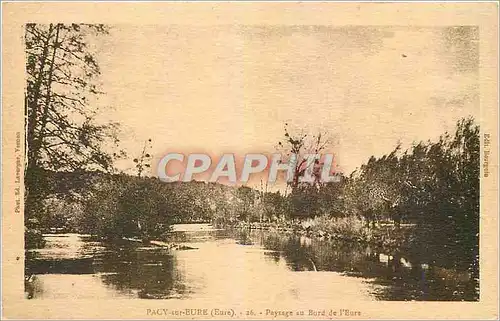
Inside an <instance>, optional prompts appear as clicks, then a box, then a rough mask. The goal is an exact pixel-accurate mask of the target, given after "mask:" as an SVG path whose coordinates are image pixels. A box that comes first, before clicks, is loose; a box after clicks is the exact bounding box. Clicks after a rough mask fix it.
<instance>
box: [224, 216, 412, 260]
mask: <svg viewBox="0 0 500 321" xmlns="http://www.w3.org/2000/svg"><path fill="white" fill-rule="evenodd" d="M233 227H236V228H242V229H251V230H266V231H279V232H283V233H285V234H294V235H297V236H307V237H311V238H316V239H321V240H338V241H345V242H357V243H362V244H370V245H375V246H380V247H383V248H385V249H388V250H394V251H397V250H402V249H404V248H406V247H408V246H409V244H410V243H411V242H412V241H413V238H414V230H415V226H414V225H412V224H401V226H399V227H398V226H395V225H393V224H379V225H377V226H376V227H371V226H370V227H368V226H367V224H366V222H365V221H362V220H359V219H353V218H335V219H332V218H328V217H325V216H320V217H316V218H314V219H309V220H303V221H299V220H296V221H281V222H238V223H237V224H236V225H234V226H233Z"/></svg>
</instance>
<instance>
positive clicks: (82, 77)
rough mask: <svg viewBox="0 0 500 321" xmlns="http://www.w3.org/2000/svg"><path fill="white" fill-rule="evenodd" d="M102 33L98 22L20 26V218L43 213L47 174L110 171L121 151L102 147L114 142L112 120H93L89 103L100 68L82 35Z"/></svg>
mask: <svg viewBox="0 0 500 321" xmlns="http://www.w3.org/2000/svg"><path fill="white" fill-rule="evenodd" d="M106 33H107V28H106V27H105V26H104V25H93V24H35V23H30V24H27V25H26V33H25V46H26V47H25V48H26V59H27V60H26V72H27V86H26V93H25V113H26V141H27V160H26V165H27V166H26V172H25V187H26V193H25V197H26V202H25V204H26V207H25V208H26V215H25V218H26V219H30V218H32V217H36V216H38V217H39V218H40V215H43V214H42V213H43V210H42V206H43V200H44V199H45V198H47V197H48V195H49V193H48V188H47V185H48V183H49V181H48V177H47V173H48V172H51V171H82V170H96V169H99V170H111V169H112V161H113V157H118V156H120V154H121V153H118V154H116V153H115V154H110V153H108V152H106V151H105V150H104V148H103V146H104V142H107V141H109V140H111V141H112V142H114V143H117V142H118V140H117V139H116V135H115V134H116V130H117V124H98V123H97V122H96V121H95V117H96V114H97V110H96V109H95V108H94V107H92V99H93V97H95V96H96V95H97V94H99V90H98V83H97V77H98V75H99V74H100V69H99V65H98V63H97V61H96V60H95V56H94V54H93V52H92V50H91V46H89V45H88V39H89V38H91V37H96V36H98V35H104V34H106ZM67 188H68V191H69V190H70V189H71V185H68V186H67Z"/></svg>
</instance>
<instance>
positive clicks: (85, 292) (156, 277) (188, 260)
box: [26, 224, 477, 303]
mask: <svg viewBox="0 0 500 321" xmlns="http://www.w3.org/2000/svg"><path fill="white" fill-rule="evenodd" d="M44 237H45V239H46V241H47V244H46V247H45V248H43V249H38V250H32V251H29V252H27V255H26V257H27V261H26V296H27V297H28V298H33V299H67V298H72V299H73V298H87V299H99V298H141V299H185V298H192V299H196V298H199V299H205V298H209V299H211V300H220V302H226V303H230V302H244V301H252V302H259V301H261V302H266V301H267V302H273V301H280V302H283V301H294V300H297V301H300V302H307V301H309V302H311V301H310V300H316V301H321V300H327V301H334V300H344V301H345V300H356V301H359V300H476V299H477V295H476V292H477V291H476V289H475V284H474V282H473V280H472V279H471V276H470V275H469V273H467V272H461V271H457V270H453V269H444V268H440V267H438V266H433V265H432V264H429V263H424V262H415V261H413V262H411V261H410V260H409V259H408V258H407V257H405V254H404V253H397V254H393V255H387V254H385V253H382V252H381V251H380V250H376V249H373V248H371V247H370V246H367V245H360V244H352V243H349V244H347V243H342V242H338V241H337V242H333V241H320V240H316V239H310V238H307V237H298V236H292V235H284V234H283V233H282V232H271V231H248V230H217V229H214V228H212V227H211V226H210V225H208V224H179V225H175V227H174V231H173V232H172V240H173V241H174V242H175V243H176V244H178V245H182V246H183V247H182V248H183V249H182V250H170V249H167V248H165V247H160V246H155V245H152V246H143V245H142V244H140V243H136V242H130V241H123V242H122V243H121V244H113V245H110V244H104V243H102V242H95V241H92V240H91V238H90V237H89V236H87V235H81V234H46V235H45V236H44Z"/></svg>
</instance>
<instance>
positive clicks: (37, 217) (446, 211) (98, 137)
mask: <svg viewBox="0 0 500 321" xmlns="http://www.w3.org/2000/svg"><path fill="white" fill-rule="evenodd" d="M106 34H107V27H106V26H103V25H92V24H91V25H88V24H43V25H41V24H28V25H26V34H25V45H26V57H27V61H26V71H27V88H26V96H25V106H26V120H27V123H26V129H27V130H26V131H27V133H26V134H27V148H28V149H27V151H28V152H27V160H26V164H27V166H26V172H25V187H26V190H25V220H26V221H25V224H26V228H27V229H26V238H25V239H26V246H27V247H28V248H29V247H36V246H43V242H41V241H42V238H41V234H40V230H41V229H43V228H50V227H60V228H62V229H67V230H78V231H82V232H86V233H91V234H95V235H97V236H99V237H102V238H106V239H110V240H111V239H115V238H121V237H140V238H142V239H144V240H146V241H147V240H149V239H152V238H166V237H167V235H168V231H169V228H170V225H171V224H172V223H174V222H201V221H204V222H213V223H214V224H217V225H223V226H233V225H238V224H240V223H241V222H245V223H251V222H272V223H273V224H275V225H278V226H288V227H290V228H293V229H296V230H297V231H298V232H306V233H312V234H319V235H322V236H325V235H326V236H327V237H344V238H348V239H352V240H357V241H369V242H372V243H373V242H375V243H376V242H379V243H382V244H384V245H385V246H394V247H403V246H405V247H409V248H413V249H417V250H420V251H422V253H423V252H426V251H427V252H428V251H431V252H432V251H433V250H434V249H436V248H446V249H447V253H449V256H450V257H455V258H456V259H454V260H451V261H452V262H453V264H457V265H460V266H463V265H464V264H465V265H471V266H473V267H474V269H476V270H477V261H478V260H477V256H478V243H479V242H478V238H479V128H478V126H477V125H475V124H474V121H473V119H471V118H466V119H462V120H460V121H459V122H458V123H457V126H456V130H455V132H454V133H451V134H444V135H443V136H441V137H440V138H439V140H438V141H436V142H421V143H418V144H416V145H415V146H413V147H411V148H410V149H408V150H406V151H402V150H401V148H400V147H396V148H395V149H394V151H392V152H391V153H389V154H387V155H383V156H382V157H378V158H377V157H375V156H373V157H371V158H370V159H369V160H367V163H366V164H364V165H363V166H361V167H360V168H359V169H358V170H356V171H355V172H354V173H352V174H351V175H349V176H345V177H342V178H341V180H340V182H339V183H328V184H322V183H320V182H319V181H315V183H314V184H304V183H300V182H299V179H298V178H299V177H300V176H301V175H304V173H305V171H306V170H307V168H306V167H304V166H303V165H304V164H302V163H298V164H297V166H296V168H295V179H294V180H293V182H290V184H289V186H288V192H287V193H285V194H281V193H279V192H275V193H270V192H267V191H266V190H265V189H264V188H260V189H251V188H249V187H229V186H224V185H220V184H211V183H203V182H190V183H172V184H164V183H160V182H159V181H158V180H157V179H156V178H148V177H144V175H143V173H144V171H145V170H146V168H148V167H149V166H150V164H149V163H148V162H149V161H150V159H151V155H149V154H148V152H147V150H148V148H147V147H148V146H149V145H148V144H145V148H144V150H143V153H142V154H141V155H140V156H139V157H138V158H136V159H134V162H135V164H136V169H137V175H135V176H130V175H126V174H113V168H112V164H113V161H114V160H115V159H116V158H118V157H123V156H124V154H123V153H122V152H111V153H109V152H107V151H106V150H105V149H104V148H103V146H106V145H108V146H109V145H110V144H111V145H113V143H118V140H117V138H116V130H117V125H116V124H98V123H97V122H96V121H95V119H96V115H97V113H98V110H96V108H94V107H93V104H92V101H94V100H95V97H96V96H98V95H99V94H100V91H99V88H98V76H99V74H100V69H99V66H98V63H97V61H96V59H95V58H94V53H93V52H92V46H89V45H88V39H89V37H93V38H95V37H101V36H105V35H106ZM324 137H325V136H323V135H317V136H315V137H312V138H309V137H307V135H305V134H298V135H297V134H293V133H292V132H291V131H289V130H288V129H287V127H286V126H285V133H284V137H283V139H282V140H281V141H280V142H279V143H278V145H279V146H278V147H279V148H280V149H282V151H283V152H284V153H285V154H292V153H293V154H303V153H304V152H313V153H316V154H318V153H321V152H322V151H323V150H325V148H326V147H327V145H328V144H327V141H325V139H324ZM147 143H150V142H147ZM315 165H316V164H315ZM305 221H307V222H306V223H305ZM382 222H392V223H394V225H391V227H389V228H387V227H383V226H381V224H380V223H382ZM403 223H411V224H413V227H412V228H407V227H405V226H404V225H402V224H403ZM440 252H442V251H440Z"/></svg>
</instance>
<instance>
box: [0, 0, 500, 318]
mask: <svg viewBox="0 0 500 321" xmlns="http://www.w3.org/2000/svg"><path fill="white" fill-rule="evenodd" d="M86 4H90V3H86ZM189 4H190V5H192V6H196V5H199V6H198V11H199V12H208V11H209V10H212V11H213V10H215V11H217V10H220V9H218V5H216V4H215V3H207V4H205V6H204V7H202V6H200V4H196V3H184V4H183V5H184V6H180V5H179V6H178V7H176V9H175V10H178V9H179V8H183V9H182V10H185V11H182V12H183V13H184V14H185V15H184V16H180V17H178V19H177V20H175V19H173V20H172V21H171V22H170V21H168V20H164V21H158V17H161V14H159V15H157V16H155V17H157V18H156V19H154V18H153V19H151V21H148V19H147V17H146V16H142V18H143V19H144V20H141V21H134V20H131V21H128V22H127V21H120V20H114V19H110V21H107V19H105V18H106V17H104V16H103V15H104V13H101V15H100V16H96V15H94V16H93V17H94V18H97V19H77V17H78V13H75V14H76V16H75V18H64V19H57V18H56V17H55V16H54V17H50V19H29V15H27V16H26V17H27V18H28V19H25V21H23V20H22V19H21V20H16V21H17V22H20V21H23V23H22V24H19V23H18V24H16V26H15V30H16V37H12V38H9V39H14V40H15V41H17V44H16V50H17V51H16V63H17V65H16V67H18V68H19V66H20V68H22V69H20V70H17V73H18V75H17V77H19V80H18V81H16V82H13V83H12V84H10V85H9V86H10V88H12V87H14V86H13V85H14V83H15V84H16V88H15V90H16V91H17V93H18V95H17V96H16V99H17V100H15V103H12V104H6V102H10V101H13V100H12V99H11V100H10V101H9V100H5V99H4V98H5V97H7V96H6V95H9V91H8V90H5V86H6V84H5V83H4V84H3V86H4V94H3V96H2V100H3V101H4V103H3V110H4V113H3V117H2V118H3V126H4V127H3V130H2V131H3V134H4V140H3V142H2V148H3V153H2V155H4V156H3V158H4V160H3V162H2V164H6V163H9V164H11V165H12V167H11V169H12V170H11V171H9V172H7V169H6V167H5V166H4V165H2V167H3V170H2V171H3V175H4V176H5V175H8V176H9V177H11V184H12V185H11V187H10V188H9V190H11V191H12V195H13V196H12V200H11V201H10V202H9V203H8V204H6V203H5V201H2V207H3V211H2V212H3V214H2V217H3V224H2V225H3V227H2V228H3V229H4V230H5V229H6V227H5V224H6V223H8V222H10V221H8V220H6V217H10V216H12V217H13V218H12V219H13V220H14V219H15V220H16V222H18V223H16V224H17V225H16V226H18V227H19V228H18V229H17V232H16V233H17V234H16V235H17V238H16V239H13V240H15V241H16V242H17V244H19V247H20V250H19V251H18V250H16V253H14V250H13V251H12V253H13V254H12V257H13V258H14V257H15V260H14V259H13V260H12V261H6V258H5V257H4V258H3V259H2V261H3V262H2V265H3V267H4V272H5V271H6V269H7V268H12V270H14V269H16V271H18V272H16V274H15V278H18V277H21V276H22V277H23V278H24V281H23V280H22V279H19V280H17V279H16V281H12V280H10V281H9V282H16V283H15V284H16V286H12V288H14V287H15V288H16V291H17V292H16V293H17V294H16V298H15V302H16V303H14V301H9V302H11V305H13V306H15V305H16V304H19V307H21V306H22V307H23V308H21V309H24V311H21V310H19V309H17V310H16V312H15V313H14V312H11V315H13V316H14V315H15V316H14V318H19V317H22V318H26V317H27V318H40V317H42V316H43V317H44V318H60V317H62V316H66V317H68V318H73V317H74V316H73V315H72V314H71V313H70V312H69V308H68V311H67V312H64V302H76V303H75V304H81V303H79V302H86V305H79V308H78V309H79V310H78V311H79V312H78V313H79V314H78V315H79V316H84V315H87V314H86V313H89V314H88V315H90V316H91V317H93V318H100V317H113V318H127V316H125V315H123V314H113V312H108V313H107V314H99V313H98V312H97V310H96V311H94V312H90V311H85V309H88V310H92V309H93V304H92V303H90V302H100V304H104V305H108V303H106V302H109V306H110V307H111V306H113V305H114V304H115V303H116V304H117V306H118V305H119V306H127V305H129V304H131V306H132V305H134V304H137V305H140V306H141V308H137V309H138V310H140V311H138V312H137V313H136V314H134V315H129V317H137V316H142V318H146V319H148V318H162V319H176V318H189V319H211V318H215V319H217V318H222V319H337V318H338V319H342V318H350V319H367V318H378V317H385V318H390V313H389V312H388V311H386V312H385V313H384V314H380V315H379V316H378V315H377V314H376V313H375V312H374V311H375V308H373V307H375V304H383V303H384V302H393V303H394V304H396V303H398V304H401V305H398V307H399V308H398V309H406V308H404V305H403V304H410V305H411V304H431V303H430V302H434V303H435V304H437V303H439V302H455V303H457V304H459V303H460V304H467V302H470V303H475V304H476V306H477V308H478V312H477V313H476V314H474V313H472V310H471V314H470V316H471V317H473V318H474V317H475V316H476V315H479V316H483V317H486V318H494V317H498V308H497V307H498V306H497V304H498V301H496V299H498V292H497V291H498V288H497V284H498V277H497V275H496V274H495V275H492V273H494V272H495V270H491V269H489V268H488V269H487V270H485V266H483V263H484V264H486V266H488V267H491V266H496V269H497V268H498V266H497V262H498V236H497V234H498V225H497V224H498V223H497V218H496V216H497V214H498V207H497V206H498V196H497V195H496V196H494V195H493V193H491V192H492V191H497V188H498V185H497V184H498V179H497V174H498V173H497V168H498V158H497V154H498V151H497V146H496V144H497V142H498V137H497V128H498V127H497V126H498V120H497V117H493V116H495V115H498V114H497V108H498V96H497V89H495V88H496V86H497V85H498V78H495V77H496V75H497V73H498V64H497V61H496V59H498V56H497V54H498V51H497V49H496V48H497V47H495V49H491V51H490V52H485V51H484V50H483V49H484V43H489V44H496V45H498V43H497V42H496V43H491V39H492V36H491V35H492V34H487V35H488V36H484V35H485V33H484V30H488V29H484V28H483V29H482V28H481V27H480V25H479V22H478V23H476V24H473V23H468V22H466V21H465V22H463V23H460V21H457V23H454V22H453V23H449V22H446V23H443V24H439V23H434V24H433V23H432V21H431V20H429V23H427V24H423V23H418V22H415V23H413V24H412V23H411V21H407V23H405V24H401V23H398V22H397V21H395V22H394V23H390V21H387V22H386V23H384V24H380V23H378V24H377V23H364V22H362V21H361V20H359V21H358V23H353V22H355V21H351V23H348V22H347V21H346V22H345V23H340V24H339V23H338V22H337V23H333V22H332V23H330V24H329V23H325V20H321V21H318V22H314V14H317V13H318V11H316V10H313V9H315V8H316V9H318V10H319V9H321V6H325V7H328V4H321V5H320V4H318V3H309V4H305V5H303V6H300V5H295V4H293V3H289V4H285V3H283V5H286V6H289V7H290V8H294V9H297V10H300V11H308V10H309V12H310V15H309V16H308V17H309V19H306V20H304V19H299V18H297V19H296V20H293V17H294V16H293V14H290V17H292V18H290V19H287V18H276V17H278V16H277V15H273V17H275V18H274V20H270V19H266V18H264V17H265V13H264V12H265V9H266V4H260V5H257V4H255V3H253V4H252V3H246V6H248V7H249V8H253V7H250V6H251V5H255V7H256V8H257V7H258V8H259V10H260V11H258V13H255V16H256V17H257V18H256V19H253V20H252V21H243V20H240V21H237V20H236V19H235V20H232V19H230V18H228V16H227V15H225V16H224V15H222V14H221V16H224V18H221V19H222V20H223V21H217V19H218V17H219V14H217V13H214V12H212V13H210V15H211V16H212V17H215V18H214V19H213V20H210V21H207V22H206V23H194V22H191V20H189V14H188V12H190V11H193V10H194V9H190V7H188V6H186V5H189ZM332 4H333V3H332ZM9 5H10V6H3V11H4V17H5V14H6V11H7V12H8V11H9V10H12V12H17V14H18V15H20V17H22V16H23V15H22V14H21V13H20V10H19V9H20V8H21V7H22V6H20V5H17V4H16V5H17V7H16V5H14V4H13V3H9ZM83 5H85V4H82V6H83ZM107 5H109V6H111V5H112V4H109V3H108V4H107ZM128 5H129V6H136V7H137V6H138V5H137V4H134V3H130V4H128ZM219 5H220V6H221V7H222V8H226V7H224V4H219ZM268 5H272V3H268ZM352 5H353V10H357V11H359V10H361V9H360V8H362V7H363V6H364V5H365V4H364V3H352ZM366 5H367V8H368V4H366ZM379 5H380V4H379ZM381 5H386V6H391V5H392V4H381ZM68 6H70V7H71V6H73V5H70V4H68ZM151 6H152V7H151V9H152V8H153V7H154V5H151ZM158 6H159V8H165V9H167V8H172V7H174V5H173V4H171V3H170V4H169V3H161V4H158ZM232 6H233V7H229V8H234V7H237V4H234V3H233V4H232ZM356 6H357V7H356ZM239 7H241V8H242V9H243V8H244V7H245V4H242V5H241V6H239ZM268 7H269V6H268ZM354 7H356V8H354ZM28 8H30V10H32V11H36V6H33V4H32V7H29V6H28ZM39 8H41V12H43V11H44V8H46V9H49V8H50V6H48V5H47V7H44V6H43V5H42V6H40V7H39ZM57 8H58V7H57V5H55V4H54V11H53V12H56V10H58V9H57ZM77 8H78V7H77V6H76V5H74V9H75V12H77V11H78V9H77ZM82 8H90V7H82ZM96 8H98V7H96ZM103 8H104V7H103ZM110 8H111V7H110ZM123 8H125V6H123ZM273 8H274V7H273ZM301 8H302V9H301ZM336 8H338V9H340V8H341V7H340V6H339V4H337V6H336ZM370 8H373V7H370ZM377 8H378V7H377ZM412 8H413V7H411V6H409V9H408V10H409V11H411V10H412ZM464 8H465V7H464ZM475 8H477V9H478V10H477V12H483V11H484V12H488V13H489V14H490V15H491V17H496V18H495V19H491V18H488V19H489V20H488V23H490V25H489V27H490V28H491V30H493V29H495V30H496V28H497V27H498V24H496V25H495V24H493V23H492V21H494V22H495V23H496V22H497V21H498V6H497V5H492V4H491V3H483V5H482V6H481V5H478V6H476V7H475ZM14 9H17V11H16V10H14ZM94 9H95V8H94ZM445 9H446V6H444V8H442V9H441V10H442V12H444V11H445ZM449 9H450V10H449V11H450V12H452V11H453V10H452V9H456V10H458V9H457V8H455V7H453V6H450V7H449ZM459 9H460V8H459ZM61 10H62V9H61ZM175 10H174V9H172V11H168V10H166V11H165V12H167V13H168V15H169V16H175V15H174V13H173V12H175ZM273 10H274V9H273ZM481 10H483V11H481ZM278 11H279V10H274V11H272V12H274V13H275V14H276V12H278ZM424 11H425V12H427V11H430V9H429V10H422V12H424ZM61 12H62V11H61ZM92 12H96V10H94V11H92ZM221 12H225V11H221ZM235 12H236V10H235ZM238 12H240V13H239V14H240V15H241V14H242V13H241V11H238ZM477 12H476V13H474V17H475V19H477V17H478V16H479V13H477ZM127 13H128V14H129V13H130V12H129V11H127V12H125V11H124V14H123V16H124V17H125V16H126V14H127ZM167 13H165V14H166V15H167ZM207 14H208V13H207ZM244 15H245V16H249V17H250V16H251V17H253V15H252V13H251V12H248V13H244ZM457 16H460V15H459V14H457ZM471 16H472V14H471ZM36 17H39V15H38V16H36ZM88 17H90V15H89V16H88ZM235 17H236V15H235ZM68 19H69V20H68ZM71 19H73V20H71ZM160 20H161V19H160ZM181 20H182V21H181ZM326 21H328V18H326ZM450 22H452V21H451V20H450ZM11 25H14V24H13V23H12V22H11ZM5 27H6V24H5V22H4V23H3V29H4V32H5ZM13 28H14V27H13ZM494 34H496V37H495V38H498V34H497V31H495V32H494ZM14 40H12V41H14ZM495 41H497V40H495ZM3 42H5V40H4V41H3ZM13 47H14V46H12V48H13ZM490 48H492V47H491V46H490ZM20 49H21V50H22V51H21V52H18V51H19V50H20ZM12 52H14V51H12ZM485 54H489V56H488V57H490V59H489V60H485V58H483V56H484V55H485ZM3 57H4V58H3V59H4V64H5V63H8V62H7V61H6V60H5V59H6V57H10V56H9V52H7V53H6V51H3ZM491 58H493V59H491ZM485 61H488V65H483V64H484V62H485ZM483 67H487V68H486V69H488V70H489V71H490V72H493V78H492V79H490V81H489V82H485V80H484V79H485V78H484V77H485V75H486V73H484V72H483V70H484V69H483ZM9 70H14V69H13V68H10V69H9ZM5 72H8V71H4V73H5ZM4 75H5V74H4ZM3 79H4V82H6V81H8V80H7V79H6V77H5V76H4V78H3ZM18 84H20V85H21V87H17V86H18ZM13 90H14V89H13ZM488 92H489V93H490V98H489V99H490V100H489V101H490V102H493V104H491V105H489V106H488V107H485V106H484V104H485V102H486V100H485V99H484V98H483V97H484V95H485V94H486V93H488ZM21 94H22V97H23V100H22V101H21V100H20V99H18V98H19V97H21V96H20V95H21ZM495 101H496V104H495ZM6 108H8V111H9V112H10V113H13V114H16V116H15V117H13V116H12V117H11V116H9V115H10V114H9V113H6V112H5V110H6ZM485 110H487V111H489V112H488V113H486V112H485ZM9 117H11V118H10V119H11V120H9ZM14 119H16V120H15V121H14ZM9 122H12V124H10V126H11V127H10V128H11V131H10V133H9V134H8V135H10V136H11V139H10V140H9V141H8V142H7V141H6V138H5V135H6V127H5V126H9V125H8V124H7V123H9ZM14 124H17V125H15V126H14ZM7 128H9V127H7ZM7 144H9V145H7ZM6 146H11V151H7V150H6ZM6 158H7V159H9V160H8V161H6ZM6 173H7V174H6ZM3 184H4V188H5V187H6V186H5V184H6V182H5V180H4V182H3ZM488 184H489V185H488ZM485 186H486V187H488V186H489V187H488V189H487V191H488V192H486V193H487V194H483V191H484V190H486V187H485ZM495 194H496V193H495ZM9 195H10V194H9ZM485 195H486V196H485ZM9 197H10V196H9ZM485 197H487V200H485ZM2 198H3V199H4V200H5V199H6V194H4V192H3V195H2ZM6 205H7V206H10V210H9V211H6ZM485 222H489V224H486V225H488V226H485ZM9 235H11V234H9ZM488 235H489V236H488ZM7 237H10V236H7ZM485 237H490V239H486V242H484V241H485ZM6 240H7V238H5V237H4V238H3V241H2V249H3V253H4V254H5V253H7V252H8V250H6V246H11V245H6ZM480 240H481V242H480ZM494 240H496V243H492V242H493V241H494ZM489 242H491V243H489ZM483 246H488V247H489V251H488V252H485V250H483ZM12 249H14V247H12ZM485 253H486V254H485ZM7 259H8V258H7ZM485 262H486V263H485ZM496 271H498V270H496ZM484 273H486V274H484ZM12 275H14V274H12ZM6 278H9V279H12V278H13V277H12V276H10V275H6V274H5V273H3V276H2V281H3V282H6V281H5V279H6ZM12 284H14V283H12ZM5 287H6V286H5V283H4V289H5ZM485 289H486V290H485ZM495 298H496V299H495ZM491 300H493V302H495V301H496V302H497V303H492V301H491ZM2 301H3V303H4V305H6V304H7V299H6V298H5V297H4V295H3V299H2ZM19 302H20V303H19ZM51 302H54V304H55V303H56V302H57V305H58V312H57V313H56V312H51V311H49V310H45V312H44V314H35V312H34V311H37V309H38V310H40V309H43V307H44V306H46V305H47V304H51ZM61 302H62V305H63V306H61ZM127 302H130V303H127ZM354 302H356V304H354ZM350 303H353V304H350ZM434 303H432V304H434ZM480 303H483V304H486V303H488V304H489V305H487V306H484V308H481V305H478V304H480ZM70 304H73V303H70ZM365 304H367V305H366V306H365ZM370 304H372V305H370ZM441 304H443V303H441ZM30 306H32V307H33V308H32V309H30ZM84 306H86V308H84ZM131 306H130V307H131ZM35 307H38V308H35ZM365 307H367V308H366V309H371V310H366V309H365ZM422 307H425V305H422ZM438 307H439V305H433V308H432V309H436V308H437V309H439V308H438ZM457 307H459V306H457ZM110 309H111V308H110ZM409 309H415V310H418V309H417V308H415V307H414V306H413V307H412V308H409ZM448 309H449V308H448ZM459 309H460V308H459ZM111 310H112V309H111ZM451 310H453V309H451ZM367 311H369V312H367ZM124 313H125V312H124ZM388 313H389V314H388ZM411 313H413V314H412V315H413V316H416V315H418V313H419V312H418V311H414V312H411ZM422 313H423V312H422ZM427 313H428V314H427V316H432V315H433V312H432V310H431V308H430V305H429V308H427ZM434 313H435V314H434V317H435V318H440V317H441V318H446V317H447V316H448V315H455V316H456V313H459V311H454V312H453V311H452V312H450V313H455V314H446V313H447V312H446V311H443V312H434ZM388 315H389V316H388ZM401 315H402V314H401V313H400V314H398V316H399V317H401ZM422 316H423V314H422ZM9 318H10V317H9Z"/></svg>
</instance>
